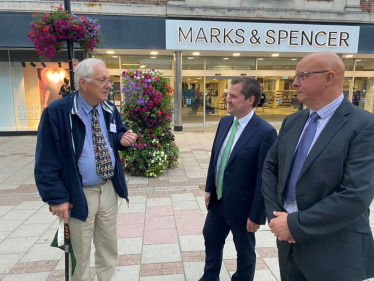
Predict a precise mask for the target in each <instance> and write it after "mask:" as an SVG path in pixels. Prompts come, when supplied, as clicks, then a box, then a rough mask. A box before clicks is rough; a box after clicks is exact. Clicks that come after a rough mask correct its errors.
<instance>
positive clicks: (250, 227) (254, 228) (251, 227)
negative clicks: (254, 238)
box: [247, 219, 260, 232]
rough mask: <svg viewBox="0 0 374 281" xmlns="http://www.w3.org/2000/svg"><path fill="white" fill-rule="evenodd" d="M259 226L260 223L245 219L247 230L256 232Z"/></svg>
mask: <svg viewBox="0 0 374 281" xmlns="http://www.w3.org/2000/svg"><path fill="white" fill-rule="evenodd" d="M259 228H260V225H259V224H257V223H254V222H252V221H251V220H250V219H247V231H248V232H256V231H257V230H258V229H259Z"/></svg>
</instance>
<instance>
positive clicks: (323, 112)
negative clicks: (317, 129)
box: [309, 94, 344, 119]
mask: <svg viewBox="0 0 374 281" xmlns="http://www.w3.org/2000/svg"><path fill="white" fill-rule="evenodd" d="M343 99H344V96H343V94H341V95H340V96H339V97H338V98H337V99H335V100H333V101H332V102H330V103H329V104H328V105H326V106H324V107H322V108H321V109H320V110H317V111H315V110H312V109H310V110H309V116H310V115H311V114H312V113H313V112H317V113H318V115H319V117H321V119H325V118H328V117H330V116H331V115H333V114H334V112H335V111H336V109H337V108H338V107H339V105H340V104H341V103H342V102H343Z"/></svg>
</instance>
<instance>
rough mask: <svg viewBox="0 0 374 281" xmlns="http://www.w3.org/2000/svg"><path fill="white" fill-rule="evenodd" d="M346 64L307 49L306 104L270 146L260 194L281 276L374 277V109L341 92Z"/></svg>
mask: <svg viewBox="0 0 374 281" xmlns="http://www.w3.org/2000/svg"><path fill="white" fill-rule="evenodd" d="M344 70H345V66H344V64H343V62H342V60H341V59H340V58H339V56H337V55H336V54H334V53H331V52H323V53H314V54H309V55H307V56H306V57H304V58H303V59H302V60H301V61H300V62H299V64H298V65H297V68H296V75H295V80H294V82H293V86H294V88H295V89H296V91H297V93H298V99H299V101H300V102H302V103H303V104H305V105H306V106H308V107H309V108H308V109H305V110H303V111H299V112H297V113H295V114H292V115H290V116H288V117H287V118H286V119H285V120H284V121H283V124H282V127H281V129H280V133H279V136H278V139H277V141H276V143H275V144H274V146H273V147H272V148H271V149H270V150H269V153H268V155H267V157H266V159H265V163H264V169H263V176H262V178H263V186H262V192H263V194H264V197H265V207H266V213H267V216H268V219H269V220H270V223H269V226H270V228H271V231H272V232H273V233H274V235H275V236H276V237H277V238H278V239H277V246H278V254H279V266H280V274H281V278H282V281H303V280H308V281H315V280H317V281H361V280H364V279H367V278H370V277H373V276H374V242H373V235H372V231H371V229H370V225H369V214H370V210H369V206H370V204H371V202H372V200H373V197H374V115H373V114H371V113H369V112H367V111H364V110H362V109H360V108H358V107H356V106H354V105H352V104H351V103H350V102H349V101H348V100H346V99H344V98H343V95H342V90H343V79H344Z"/></svg>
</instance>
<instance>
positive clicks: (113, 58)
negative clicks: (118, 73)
mask: <svg viewBox="0 0 374 281" xmlns="http://www.w3.org/2000/svg"><path fill="white" fill-rule="evenodd" d="M101 60H102V61H104V62H105V64H106V68H107V69H119V56H118V55H101Z"/></svg>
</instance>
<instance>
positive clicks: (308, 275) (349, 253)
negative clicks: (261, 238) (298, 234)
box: [277, 230, 374, 281]
mask: <svg viewBox="0 0 374 281" xmlns="http://www.w3.org/2000/svg"><path fill="white" fill-rule="evenodd" d="M277 246H278V253H279V267H280V275H281V280H282V281H362V280H366V279H367V278H370V277H373V276H374V247H373V236H372V234H371V233H358V232H352V231H347V230H341V231H339V232H336V233H334V234H332V235H330V236H327V237H324V238H319V239H316V240H314V241H311V242H304V243H300V244H291V245H288V243H287V242H279V241H277Z"/></svg>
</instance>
